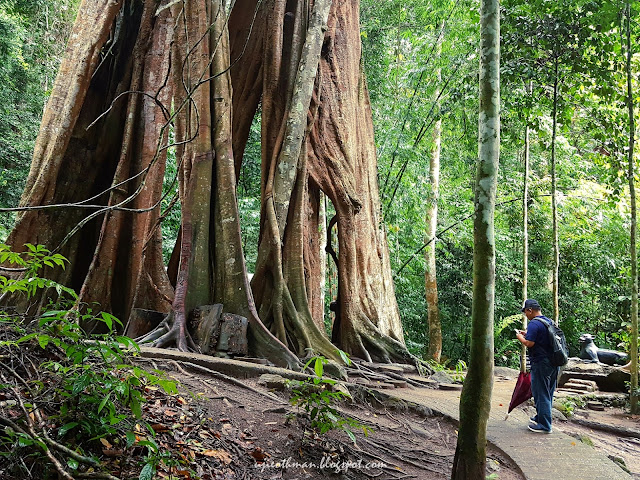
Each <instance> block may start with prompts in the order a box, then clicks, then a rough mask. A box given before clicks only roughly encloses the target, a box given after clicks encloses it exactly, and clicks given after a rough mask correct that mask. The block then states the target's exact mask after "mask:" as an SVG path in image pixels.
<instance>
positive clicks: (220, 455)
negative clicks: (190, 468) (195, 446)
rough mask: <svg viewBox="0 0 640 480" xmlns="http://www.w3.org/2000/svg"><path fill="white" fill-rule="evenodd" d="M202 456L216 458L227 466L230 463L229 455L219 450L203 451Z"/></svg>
mask: <svg viewBox="0 0 640 480" xmlns="http://www.w3.org/2000/svg"><path fill="white" fill-rule="evenodd" d="M202 455H204V456H205V457H213V458H217V459H218V460H220V461H221V462H222V463H224V464H225V465H229V464H230V463H231V455H230V454H229V452H227V451H226V450H220V449H211V450H205V451H204V452H202Z"/></svg>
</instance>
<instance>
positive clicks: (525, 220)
mask: <svg viewBox="0 0 640 480" xmlns="http://www.w3.org/2000/svg"><path fill="white" fill-rule="evenodd" d="M527 93H528V94H529V95H532V94H533V82H531V81H529V82H528V85H527ZM530 134H531V128H530V127H529V117H528V116H527V118H526V120H525V127H524V173H523V177H524V178H523V181H522V301H523V302H524V301H525V300H526V299H527V298H528V296H529V160H530V158H529V156H530V150H531V145H530V141H529V140H530ZM527 321H528V319H527V316H526V315H525V314H524V313H523V314H522V329H523V330H526V329H527ZM526 370H527V347H525V346H524V345H522V348H521V349H520V371H521V372H525V371H526Z"/></svg>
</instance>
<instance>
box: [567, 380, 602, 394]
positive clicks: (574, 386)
mask: <svg viewBox="0 0 640 480" xmlns="http://www.w3.org/2000/svg"><path fill="white" fill-rule="evenodd" d="M562 388H570V389H573V390H582V391H583V392H593V391H595V389H594V388H593V385H587V384H584V383H578V382H573V381H571V380H570V381H568V382H567V383H565V384H564V385H563V386H562Z"/></svg>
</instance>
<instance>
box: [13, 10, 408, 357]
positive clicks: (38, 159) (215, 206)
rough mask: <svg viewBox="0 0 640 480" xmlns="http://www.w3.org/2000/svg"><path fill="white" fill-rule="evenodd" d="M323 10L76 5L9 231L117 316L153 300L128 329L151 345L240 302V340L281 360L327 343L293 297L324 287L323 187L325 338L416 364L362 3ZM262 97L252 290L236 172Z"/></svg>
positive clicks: (88, 301) (175, 340) (305, 301)
mask: <svg viewBox="0 0 640 480" xmlns="http://www.w3.org/2000/svg"><path fill="white" fill-rule="evenodd" d="M328 7H329V3H328V2H326V1H325V0H322V1H320V0H319V1H317V2H315V3H314V4H313V6H312V7H311V5H309V4H307V3H305V2H302V3H300V4H297V3H296V4H295V5H293V4H291V3H290V2H289V3H287V2H284V1H282V0H272V1H268V2H257V1H251V0H246V1H238V2H236V3H235V4H234V5H233V8H232V10H231V14H230V15H229V16H228V15H227V11H228V9H227V8H226V7H225V5H224V4H222V3H219V2H215V1H210V0H187V1H185V2H164V1H158V2H147V3H144V4H142V3H141V2H138V1H136V0H122V1H121V2H112V3H109V4H105V5H96V4H95V3H94V2H89V1H85V2H83V3H82V5H81V7H80V13H79V15H78V20H77V22H76V25H75V27H74V32H73V34H72V37H71V40H70V42H69V46H68V50H67V54H66V56H65V60H64V61H63V65H62V67H61V71H60V73H59V75H58V77H57V80H56V84H55V86H54V90H53V93H52V96H51V99H50V101H49V103H48V105H47V108H46V111H45V116H44V118H43V123H42V127H41V131H40V134H39V137H38V140H37V144H36V149H35V152H34V157H33V158H34V159H33V163H32V167H31V172H30V175H29V178H28V180H27V188H26V189H25V192H24V194H23V198H22V208H23V212H22V213H21V214H20V219H19V222H18V224H17V225H16V227H15V229H14V230H13V232H12V233H11V236H10V238H9V242H10V243H11V244H12V245H13V246H14V248H18V249H19V248H20V247H21V246H22V245H23V244H25V243H27V242H30V243H42V244H46V245H48V246H51V247H53V248H58V249H60V250H61V251H62V252H63V253H64V254H65V255H66V256H68V257H69V258H70V260H71V268H69V269H67V271H66V272H64V273H61V274H59V276H58V277H57V278H56V280H58V281H60V282H62V283H65V284H68V285H70V286H72V287H74V288H75V289H77V290H79V291H80V303H79V305H78V308H80V309H83V308H85V305H89V306H93V305H94V304H99V305H100V308H102V309H105V310H109V311H112V312H113V313H115V314H117V315H119V316H122V317H125V318H126V317H128V315H129V313H130V312H131V310H132V309H133V308H134V307H144V308H151V309H155V310H160V311H164V312H167V315H166V317H165V319H164V320H163V321H162V323H161V324H160V325H159V326H158V327H157V328H156V329H155V330H153V331H152V332H150V333H149V334H148V335H147V336H146V337H145V338H144V340H148V341H152V342H153V343H154V344H155V345H157V346H166V345H173V344H175V345H177V346H178V348H179V349H182V350H184V349H188V348H194V347H195V345H194V344H193V343H192V341H191V339H190V336H189V334H188V331H187V319H188V317H189V314H190V312H191V311H192V310H193V308H195V307H197V306H199V305H204V304H211V303H222V304H223V305H224V309H225V311H227V312H230V313H236V314H239V315H242V316H244V317H246V318H248V320H249V343H250V349H251V350H252V352H253V353H254V354H258V355H263V356H266V357H268V358H270V359H271V360H272V361H274V362H276V363H278V364H281V365H288V366H294V365H296V364H297V360H296V355H297V356H304V355H306V354H308V353H309V351H313V352H319V353H322V354H324V355H326V356H329V357H333V358H337V355H336V350H335V347H334V346H333V345H332V344H331V342H330V341H329V340H328V339H327V338H326V337H325V336H324V334H323V333H322V332H321V331H320V329H318V327H317V326H316V325H317V324H318V323H321V322H319V321H318V318H317V317H318V316H319V315H322V312H317V311H315V312H312V311H311V309H310V308H309V304H312V305H313V304H316V303H314V302H312V301H310V299H312V298H314V297H317V296H318V295H322V294H323V292H321V291H320V289H319V281H318V272H319V271H320V270H319V266H318V264H319V257H320V252H319V248H318V245H319V244H320V242H319V239H318V221H319V220H318V218H319V216H318V211H319V201H320V200H319V199H320V192H321V191H322V192H324V193H325V194H326V195H327V196H328V197H329V198H330V199H331V201H332V203H333V205H334V207H335V209H336V212H337V224H338V240H339V242H338V243H339V249H338V255H337V258H338V272H339V275H338V276H339V294H338V299H337V303H338V315H337V318H336V322H335V324H334V332H333V341H334V343H335V344H336V345H337V346H338V347H340V348H342V349H343V350H345V351H347V352H349V353H351V354H353V355H355V356H358V357H361V358H364V359H367V360H371V359H376V360H382V361H388V360H399V361H415V359H414V358H413V357H411V356H410V355H409V354H408V352H407V350H406V348H405V346H404V339H403V333H402V327H401V324H400V317H399V312H398V307H397V304H396V301H395V295H394V290H393V283H392V281H391V273H390V264H389V258H388V253H387V246H386V237H385V234H384V230H383V229H381V225H380V200H379V197H378V191H377V179H376V156H375V148H374V146H373V129H372V123H371V112H370V105H369V100H368V93H367V88H366V83H365V80H364V72H363V71H362V68H361V61H360V57H361V51H360V43H359V26H358V22H359V15H358V3H357V2H336V3H334V4H333V5H332V6H331V10H330V13H329V18H328V20H327V12H328ZM248 12H250V14H248ZM322 12H324V13H322ZM320 52H321V56H320ZM319 56H320V58H319ZM316 71H317V72H318V73H317V74H316ZM258 105H260V106H261V111H262V115H263V120H262V125H263V131H262V198H261V203H262V211H261V232H260V248H259V253H258V264H257V271H256V275H255V276H254V279H253V291H252V289H251V288H250V286H249V282H248V277H247V272H246V267H245V262H244V254H243V251H242V242H241V235H240V223H239V215H238V207H237V199H236V182H237V175H238V172H239V170H240V166H241V162H242V156H243V151H244V148H245V144H246V141H247V136H248V131H249V127H250V125H251V121H252V120H253V118H254V113H255V112H256V109H257V108H258ZM171 106H172V107H171ZM170 129H173V135H169V133H170ZM170 138H173V139H174V142H173V143H169V139H170ZM170 148H174V149H175V152H176V157H177V160H178V164H179V176H178V178H177V179H176V181H177V182H178V185H179V191H180V201H181V208H182V224H181V229H180V235H179V237H178V243H177V245H176V248H175V249H174V255H173V258H174V259H177V260H179V261H178V262H175V264H177V265H179V268H177V270H174V269H173V268H171V266H170V268H169V273H170V274H171V275H172V276H173V277H174V278H173V279H172V280H173V283H175V285H176V286H175V290H174V289H173V288H172V287H171V282H170V280H169V278H168V275H167V272H166V271H165V268H164V265H163V264H162V257H161V245H160V242H161V239H160V237H159V230H158V223H159V221H160V213H159V205H160V200H161V191H162V190H161V181H162V176H163V173H164V159H165V155H166V151H167V150H168V149H170ZM89 166H90V167H89ZM254 295H255V303H254ZM42 301H44V299H42ZM33 307H34V308H37V305H34V306H33ZM314 316H316V319H315V321H314Z"/></svg>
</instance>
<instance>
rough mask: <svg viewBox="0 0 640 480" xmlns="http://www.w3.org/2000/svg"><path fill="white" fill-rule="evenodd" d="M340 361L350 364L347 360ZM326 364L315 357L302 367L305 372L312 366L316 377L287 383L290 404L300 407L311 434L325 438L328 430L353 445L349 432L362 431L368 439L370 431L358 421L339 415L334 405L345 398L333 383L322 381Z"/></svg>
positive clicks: (351, 434) (319, 357)
mask: <svg viewBox="0 0 640 480" xmlns="http://www.w3.org/2000/svg"><path fill="white" fill-rule="evenodd" d="M343 353H344V352H343ZM342 358H343V359H346V360H349V358H348V357H346V356H343V357H342ZM349 362H350V360H349ZM326 363H327V359H326V358H324V357H322V356H316V357H312V358H311V359H310V360H309V361H308V362H307V363H306V364H305V370H306V369H307V368H309V367H310V366H311V365H313V372H314V374H315V376H314V377H312V378H309V379H307V380H292V381H290V382H289V386H290V388H291V398H290V400H289V401H290V402H291V404H292V405H294V406H297V407H299V408H300V407H302V409H303V410H304V411H305V412H306V413H307V414H308V415H309V419H310V426H311V429H312V430H313V431H314V432H316V433H318V434H320V435H324V434H325V433H327V432H328V431H330V430H339V431H342V432H344V433H345V434H346V435H347V436H348V437H349V438H350V439H351V441H353V442H354V443H355V441H356V437H355V435H354V434H353V431H352V430H354V429H356V430H362V431H363V432H364V434H365V435H368V434H369V432H370V431H371V429H370V428H369V427H367V426H366V425H364V424H362V423H360V422H359V421H358V420H355V419H353V418H349V417H346V418H345V417H343V416H342V415H340V412H339V411H338V409H337V408H336V407H335V403H336V402H339V401H341V400H344V399H345V397H346V394H345V393H344V392H342V391H340V390H336V389H335V388H334V387H335V385H336V384H337V382H336V381H335V380H332V379H331V378H326V377H323V373H324V365H325V364H326Z"/></svg>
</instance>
